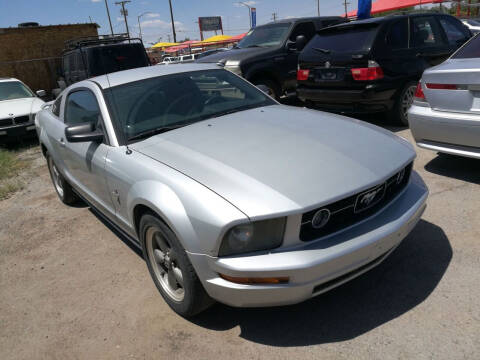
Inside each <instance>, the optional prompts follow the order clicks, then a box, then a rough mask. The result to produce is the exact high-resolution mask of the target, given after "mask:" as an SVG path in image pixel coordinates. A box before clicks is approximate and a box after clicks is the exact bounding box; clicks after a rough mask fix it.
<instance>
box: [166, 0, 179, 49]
mask: <svg viewBox="0 0 480 360" xmlns="http://www.w3.org/2000/svg"><path fill="white" fill-rule="evenodd" d="M168 3H169V4H170V18H171V19H172V32H173V42H175V43H176V42H177V34H176V33H175V22H174V21H173V9H172V0H168Z"/></svg>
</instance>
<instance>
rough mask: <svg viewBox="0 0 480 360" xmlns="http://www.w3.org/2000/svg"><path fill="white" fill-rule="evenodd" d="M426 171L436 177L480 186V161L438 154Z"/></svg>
mask: <svg viewBox="0 0 480 360" xmlns="http://www.w3.org/2000/svg"><path fill="white" fill-rule="evenodd" d="M425 170H427V171H428V172H431V173H433V174H436V175H441V176H447V177H451V178H455V179H457V180H462V181H467V182H471V183H474V184H480V160H478V159H472V158H467V157H462V156H455V155H448V154H438V156H437V157H435V158H433V159H432V160H430V161H429V162H428V163H427V164H426V165H425Z"/></svg>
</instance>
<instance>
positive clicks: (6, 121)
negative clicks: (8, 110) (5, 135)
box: [0, 119, 13, 126]
mask: <svg viewBox="0 0 480 360" xmlns="http://www.w3.org/2000/svg"><path fill="white" fill-rule="evenodd" d="M12 124H13V122H12V119H0V126H11V125H12Z"/></svg>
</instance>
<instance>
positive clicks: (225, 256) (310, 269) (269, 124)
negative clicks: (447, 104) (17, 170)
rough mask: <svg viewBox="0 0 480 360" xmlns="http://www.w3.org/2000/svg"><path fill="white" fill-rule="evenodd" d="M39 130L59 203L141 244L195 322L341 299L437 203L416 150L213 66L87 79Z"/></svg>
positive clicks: (167, 290) (46, 115) (163, 285)
mask: <svg viewBox="0 0 480 360" xmlns="http://www.w3.org/2000/svg"><path fill="white" fill-rule="evenodd" d="M37 127H38V132H39V134H40V135H39V138H40V143H41V147H42V150H43V153H44V154H45V157H46V159H47V163H48V166H49V169H50V173H51V176H52V180H53V184H54V187H55V190H56V191H57V194H58V195H59V197H60V199H61V200H62V201H63V202H64V203H67V204H71V203H73V202H75V201H76V199H77V198H82V199H84V200H85V201H87V202H88V203H89V204H91V205H92V206H93V207H94V208H96V209H97V210H98V211H99V212H100V213H101V214H102V216H104V217H105V219H106V220H107V221H109V222H111V223H112V224H113V226H115V227H116V228H117V229H119V231H121V232H122V233H123V234H124V236H125V237H126V238H128V239H130V240H131V241H132V242H133V243H134V244H135V245H137V246H138V247H140V248H141V249H142V251H143V255H144V257H145V260H146V263H147V266H148V269H149V271H150V274H151V276H152V278H153V281H154V282H155V285H156V286H157V288H158V290H159V291H160V293H161V295H162V296H163V297H164V299H165V301H166V302H167V303H168V304H169V305H170V306H171V307H172V308H173V309H174V310H175V311H176V312H178V313H179V314H181V315H183V316H191V315H194V314H196V313H198V312H200V311H202V310H203V309H205V308H206V307H208V306H209V305H210V304H212V302H213V300H217V301H220V302H223V303H225V304H229V305H232V306H273V305H284V304H293V303H297V302H300V301H303V300H306V299H309V298H311V297H313V296H316V295H319V294H321V293H323V292H325V291H328V290H330V289H332V288H334V287H336V286H338V285H340V284H343V283H345V282H346V281H349V280H351V279H353V278H355V277H357V276H359V275H360V274H362V273H364V272H366V271H368V270H369V269H371V268H373V267H374V266H376V265H378V264H379V263H381V262H382V261H383V260H384V259H385V258H386V257H387V256H388V255H389V254H390V253H391V252H392V251H393V250H394V249H395V248H396V247H397V246H398V245H399V244H400V242H401V241H402V239H403V238H405V236H407V234H408V233H409V232H410V231H411V230H412V228H413V227H414V226H415V225H416V223H417V222H418V221H419V219H420V217H421V215H422V213H423V211H424V209H425V206H426V205H425V202H426V198H427V194H428V190H427V188H426V186H425V184H424V183H423V181H422V179H421V178H420V177H419V176H418V174H417V173H415V172H414V171H413V170H412V164H413V160H414V158H415V152H414V150H413V148H412V146H411V145H410V144H409V143H408V142H407V141H406V140H404V139H402V138H400V137H398V136H396V135H394V134H393V133H391V132H388V131H386V130H383V129H380V128H377V127H375V126H373V125H369V124H366V123H363V122H360V121H357V120H353V119H349V118H346V117H342V116H338V115H332V114H327V113H323V112H317V111H312V110H307V109H298V108H292V107H288V106H283V105H280V104H279V103H277V102H276V101H275V100H273V99H272V98H270V97H269V96H267V95H266V94H264V93H263V92H262V91H260V90H259V89H257V88H256V87H254V86H253V85H251V84H250V83H248V82H247V81H246V80H244V79H242V78H240V77H239V76H237V75H235V74H233V73H231V72H229V71H227V70H224V69H220V68H218V67H217V66H215V65H201V64H185V65H171V66H167V67H161V66H152V67H148V68H141V69H134V70H128V71H123V72H117V73H113V74H109V75H108V76H107V75H105V76H100V77H96V78H93V79H90V80H86V81H82V82H79V83H76V84H74V85H72V86H70V87H69V88H67V89H66V90H64V92H63V93H62V94H61V96H60V97H59V98H58V99H57V100H56V102H55V103H54V104H53V105H52V106H51V107H50V108H49V109H45V110H44V111H42V112H41V113H40V114H39V116H37Z"/></svg>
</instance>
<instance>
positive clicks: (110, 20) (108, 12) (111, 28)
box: [105, 0, 113, 35]
mask: <svg viewBox="0 0 480 360" xmlns="http://www.w3.org/2000/svg"><path fill="white" fill-rule="evenodd" d="M105 7H106V8H107V16H108V22H109V23H110V32H111V33H112V35H113V26H112V19H110V10H108V3H107V0H105Z"/></svg>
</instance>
